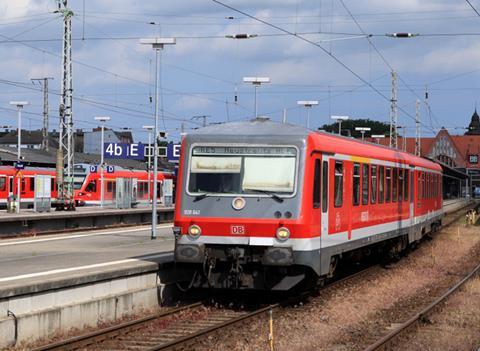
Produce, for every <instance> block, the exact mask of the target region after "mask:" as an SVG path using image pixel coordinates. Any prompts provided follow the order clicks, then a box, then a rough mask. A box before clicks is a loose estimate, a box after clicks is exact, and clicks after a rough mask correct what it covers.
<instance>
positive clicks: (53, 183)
mask: <svg viewBox="0 0 480 351" xmlns="http://www.w3.org/2000/svg"><path fill="white" fill-rule="evenodd" d="M50 191H52V192H53V191H55V179H53V178H52V180H51V181H50Z"/></svg>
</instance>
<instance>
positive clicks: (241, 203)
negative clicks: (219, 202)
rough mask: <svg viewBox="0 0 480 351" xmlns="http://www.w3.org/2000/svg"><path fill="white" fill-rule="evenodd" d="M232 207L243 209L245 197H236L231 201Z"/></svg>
mask: <svg viewBox="0 0 480 351" xmlns="http://www.w3.org/2000/svg"><path fill="white" fill-rule="evenodd" d="M232 207H233V208H234V209H236V210H237V211H239V210H241V209H243V208H244V207H245V199H244V198H242V197H236V198H235V199H233V201H232Z"/></svg>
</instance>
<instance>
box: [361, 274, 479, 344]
mask: <svg viewBox="0 0 480 351" xmlns="http://www.w3.org/2000/svg"><path fill="white" fill-rule="evenodd" d="M479 273H480V265H478V266H477V267H475V269H473V270H472V271H471V272H470V273H469V274H467V275H466V276H465V277H464V278H463V279H462V280H460V281H459V282H458V283H457V284H455V285H454V286H452V287H451V288H450V289H449V290H448V291H446V292H445V293H444V294H443V295H442V296H440V297H439V298H437V299H436V300H435V301H433V302H432V303H430V304H429V305H428V306H427V307H425V308H424V309H422V310H421V311H420V312H419V313H417V314H415V315H414V316H413V317H411V318H410V319H408V320H407V321H406V322H404V323H402V324H401V325H399V326H398V327H397V328H395V329H393V330H392V331H391V332H390V333H388V334H387V335H385V336H384V337H382V338H381V339H379V340H378V341H376V342H375V343H373V344H372V345H370V346H368V347H367V348H366V349H365V350H364V351H376V350H382V349H385V348H386V347H388V346H389V345H390V344H391V343H392V342H394V341H395V340H396V339H397V338H398V337H399V336H400V335H404V334H405V333H407V332H408V331H409V330H410V329H411V327H412V326H413V325H415V324H418V323H421V322H422V321H428V315H429V314H430V313H432V311H434V310H435V308H436V307H438V306H439V305H441V304H442V303H443V302H444V301H445V300H447V299H448V298H449V297H450V296H451V295H452V294H454V293H455V292H457V291H458V290H459V289H460V288H461V287H462V286H463V285H464V284H465V283H466V282H467V281H469V280H470V279H471V278H473V277H475V276H477V275H478V274H479Z"/></svg>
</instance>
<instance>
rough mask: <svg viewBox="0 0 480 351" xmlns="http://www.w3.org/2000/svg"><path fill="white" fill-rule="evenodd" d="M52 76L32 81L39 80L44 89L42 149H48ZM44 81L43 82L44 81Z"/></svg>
mask: <svg viewBox="0 0 480 351" xmlns="http://www.w3.org/2000/svg"><path fill="white" fill-rule="evenodd" d="M49 79H53V78H52V77H45V78H32V79H31V81H32V82H35V81H38V82H39V83H40V86H42V89H43V128H42V150H45V151H48V80H49ZM42 82H43V83H42Z"/></svg>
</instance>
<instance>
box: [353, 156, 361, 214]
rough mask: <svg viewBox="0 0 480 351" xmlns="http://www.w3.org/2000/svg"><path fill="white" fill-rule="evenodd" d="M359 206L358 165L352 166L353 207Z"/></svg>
mask: <svg viewBox="0 0 480 351" xmlns="http://www.w3.org/2000/svg"><path fill="white" fill-rule="evenodd" d="M359 204H360V164H359V163H354V164H353V205H354V206H358V205H359Z"/></svg>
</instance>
